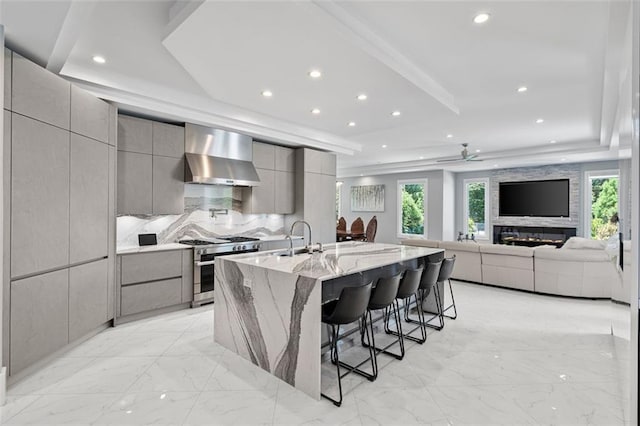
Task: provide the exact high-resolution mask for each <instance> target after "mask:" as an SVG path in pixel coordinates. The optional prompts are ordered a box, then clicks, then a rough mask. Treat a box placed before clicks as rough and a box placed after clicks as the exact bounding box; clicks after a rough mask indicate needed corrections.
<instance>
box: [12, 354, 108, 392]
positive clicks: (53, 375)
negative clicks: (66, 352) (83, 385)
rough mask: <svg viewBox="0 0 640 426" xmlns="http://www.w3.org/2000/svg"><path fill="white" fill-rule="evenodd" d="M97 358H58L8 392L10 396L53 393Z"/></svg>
mask: <svg viewBox="0 0 640 426" xmlns="http://www.w3.org/2000/svg"><path fill="white" fill-rule="evenodd" d="M96 359H97V358H89V357H83V358H80V357H77V358H74V357H69V358H67V357H64V358H57V359H54V360H53V361H52V362H50V363H49V364H48V365H47V366H46V367H44V368H42V369H41V370H38V371H36V372H34V373H33V374H31V375H29V376H27V377H25V378H24V379H22V380H21V381H19V382H18V383H16V384H15V385H13V386H11V387H10V388H9V390H8V392H7V393H8V394H9V395H44V394H47V393H49V392H51V391H52V389H53V388H54V387H55V385H57V384H58V383H59V382H61V381H63V380H66V379H68V378H69V376H71V375H73V374H74V373H76V372H77V371H80V370H82V369H84V368H85V367H87V366H88V365H89V364H91V363H92V362H94V361H95V360H96Z"/></svg>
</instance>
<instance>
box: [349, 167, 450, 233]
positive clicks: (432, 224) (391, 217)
mask: <svg viewBox="0 0 640 426" xmlns="http://www.w3.org/2000/svg"><path fill="white" fill-rule="evenodd" d="M404 179H428V180H429V181H428V182H429V183H428V187H427V217H426V221H427V238H430V239H437V240H440V239H443V238H446V239H451V236H449V235H447V233H450V232H451V224H450V223H449V222H450V217H451V216H452V214H451V212H452V211H453V205H454V203H453V200H454V199H455V197H454V195H453V194H451V192H452V191H453V190H454V185H453V182H454V180H455V179H454V178H453V175H452V174H451V173H448V172H447V173H444V172H443V171H442V170H437V171H429V172H414V173H399V174H391V175H378V176H363V177H356V178H342V179H338V181H341V182H343V183H342V185H341V186H340V214H341V215H342V216H344V218H345V219H346V221H347V228H349V227H350V226H351V223H352V222H353V221H354V219H355V218H356V217H358V216H360V217H361V218H362V220H363V221H364V223H365V226H366V225H367V222H368V221H369V219H371V217H373V216H374V215H375V216H377V219H378V232H377V234H376V242H381V243H397V242H398V233H397V226H398V222H397V220H398V207H397V200H398V180H404ZM380 184H382V185H385V195H384V196H385V201H384V203H385V206H384V212H352V211H351V200H350V188H351V186H358V185H380Z"/></svg>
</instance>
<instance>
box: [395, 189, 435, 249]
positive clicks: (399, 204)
mask: <svg viewBox="0 0 640 426" xmlns="http://www.w3.org/2000/svg"><path fill="white" fill-rule="evenodd" d="M402 185H422V186H423V188H424V196H423V201H422V204H423V206H422V209H423V211H424V216H423V219H422V220H423V229H424V230H423V232H422V234H404V233H403V232H402ZM428 188H429V179H427V178H420V179H399V180H398V182H397V185H396V192H397V196H396V214H397V216H396V234H397V237H398V238H427V235H428V231H427V224H428V223H427V216H428V212H427V205H428V202H427V199H428V193H429V192H428Z"/></svg>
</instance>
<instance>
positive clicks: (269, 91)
mask: <svg viewBox="0 0 640 426" xmlns="http://www.w3.org/2000/svg"><path fill="white" fill-rule="evenodd" d="M262 96H264V97H265V98H270V97H272V96H273V92H271V90H263V91H262Z"/></svg>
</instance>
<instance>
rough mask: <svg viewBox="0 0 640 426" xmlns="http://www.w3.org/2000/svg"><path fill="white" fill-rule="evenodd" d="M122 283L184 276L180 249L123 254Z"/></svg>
mask: <svg viewBox="0 0 640 426" xmlns="http://www.w3.org/2000/svg"><path fill="white" fill-rule="evenodd" d="M121 268H122V271H121V273H122V281H121V282H122V285H128V284H133V283H138V282H144V281H154V280H159V279H162V278H176V277H180V276H182V252H181V251H179V250H172V251H158V252H152V253H137V254H130V255H125V256H122V266H121Z"/></svg>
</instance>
